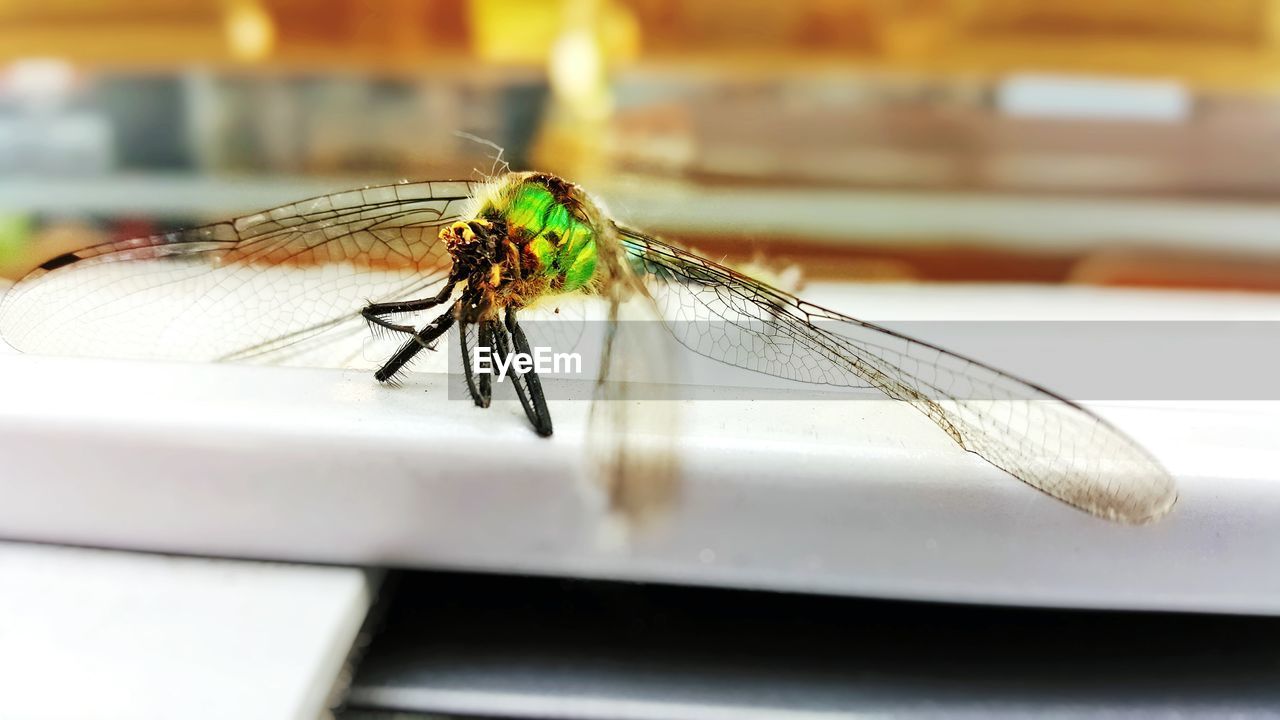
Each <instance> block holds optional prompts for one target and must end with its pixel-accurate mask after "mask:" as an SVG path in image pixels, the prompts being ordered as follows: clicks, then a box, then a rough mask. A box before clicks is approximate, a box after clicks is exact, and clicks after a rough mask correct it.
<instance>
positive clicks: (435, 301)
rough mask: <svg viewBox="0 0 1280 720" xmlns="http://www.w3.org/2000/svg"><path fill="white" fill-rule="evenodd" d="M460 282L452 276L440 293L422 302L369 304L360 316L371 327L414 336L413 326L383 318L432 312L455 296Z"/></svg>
mask: <svg viewBox="0 0 1280 720" xmlns="http://www.w3.org/2000/svg"><path fill="white" fill-rule="evenodd" d="M458 282H459V281H458V279H457V278H455V277H454V276H453V275H450V276H449V280H448V282H446V283H445V284H444V287H442V288H440V292H438V293H436V294H435V295H433V296H431V297H429V298H423V299H421V300H404V301H401V302H388V303H369V304H368V305H366V306H365V308H364V309H363V310H361V311H360V314H361V315H363V316H364V319H365V321H367V322H368V323H369V324H370V325H371V326H372V325H377V326H379V327H384V328H386V329H388V330H394V331H396V332H402V333H405V334H406V335H412V334H413V333H414V332H415V329H414V328H413V327H412V326H409V325H399V324H397V323H393V322H391V321H390V320H383V319H382V316H383V315H394V314H396V313H406V312H418V311H420V310H430V309H431V308H433V307H435V306H437V305H439V304H440V303H442V302H445V301H446V300H448V299H449V297H450V296H451V295H453V289H454V288H455V287H457V285H458Z"/></svg>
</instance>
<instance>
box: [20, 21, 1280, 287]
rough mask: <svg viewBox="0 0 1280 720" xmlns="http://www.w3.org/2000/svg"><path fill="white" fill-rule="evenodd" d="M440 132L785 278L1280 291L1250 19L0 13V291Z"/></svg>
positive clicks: (1266, 59)
mask: <svg viewBox="0 0 1280 720" xmlns="http://www.w3.org/2000/svg"><path fill="white" fill-rule="evenodd" d="M459 133H466V134H470V135H473V136H476V137H479V138H484V139H485V140H487V141H489V142H491V143H493V144H494V145H496V146H500V147H501V148H503V149H504V154H503V156H502V157H503V160H505V161H506V162H508V163H510V165H511V167H512V168H513V169H527V168H538V169H545V170H549V171H553V172H556V173H559V174H562V175H565V176H566V177H568V178H570V179H573V180H575V181H577V182H579V183H581V184H583V185H585V186H586V187H588V188H589V189H592V190H593V191H595V192H597V193H598V194H600V195H601V196H603V197H604V198H605V199H606V200H607V201H608V202H609V205H610V207H611V208H612V209H613V210H614V211H615V212H616V214H618V215H620V216H622V217H623V218H625V219H627V220H629V221H630V222H632V223H634V224H637V225H639V226H641V227H644V228H646V229H650V230H653V231H656V232H659V233H662V234H666V235H668V236H670V237H672V238H674V239H679V240H682V241H684V242H686V243H688V244H691V245H693V246H695V247H696V248H698V249H699V250H701V251H703V252H704V253H707V254H709V255H711V256H713V257H725V258H728V259H730V260H731V261H736V262H749V261H751V260H752V259H753V258H757V257H765V256H767V257H768V258H769V262H770V263H772V264H773V266H774V267H787V266H793V265H794V266H798V267H799V268H800V269H801V270H802V271H803V275H804V276H805V277H808V278H818V279H858V280H869V279H870V280H880V279H884V280H904V279H907V280H911V279H916V280H936V281H1010V282H1053V283H1059V282H1076V283H1097V284H1113V285H1140V286H1155V287H1179V288H1187V287H1201V288H1218V289H1236V290H1261V291H1270V290H1276V289H1280V253H1278V252H1277V251H1278V250H1280V204H1277V200H1280V162H1277V160H1280V1H1277V0H1218V1H1217V2H1212V3H1208V2H1203V0H1168V1H1166V2H1162V3H1153V2H1148V1H1146V0H792V1H791V2H781V3H780V2H776V1H775V0H703V1H700V2H684V1H683V0H330V1H328V2H323V3H321V2H314V1H312V0H186V1H185V2H180V3H179V2H171V1H170V0H0V277H4V276H7V277H17V276H20V275H21V273H22V272H24V271H25V270H26V269H27V268H29V267H31V266H32V265H33V264H35V263H37V262H40V261H42V260H43V259H46V258H48V257H50V256H52V255H54V254H56V253H58V252H62V251H64V250H66V249H68V248H71V247H77V246H83V245H87V244H91V243H93V242H95V241H98V240H106V239H115V238H120V237H126V236H136V235H142V234H148V233H151V232H155V231H159V230H164V229H168V228H172V227H174V226H181V225H191V224H195V223H199V222H205V221H209V220H215V219H222V218H225V217H229V216H234V215H238V214H244V213H248V212H251V211H254V210H258V209H261V208H265V207H269V206H272V205H276V204H280V203H284V202H288V201H292V200H297V199H301V198H304V197H308V196H311V195H316V194H320V193H325V192H331V191H337V190H343V189H347V188H350V187H355V186H359V185H363V184H368V183H381V182H395V181H398V180H401V179H441V178H472V177H477V174H478V173H488V172H491V171H492V170H494V169H495V167H499V166H497V165H496V164H495V161H494V159H493V155H494V154H495V152H494V150H493V149H492V148H490V147H489V146H488V145H486V144H483V143H479V142H476V141H475V140H473V139H469V138H468V137H466V136H464V135H460V134H459Z"/></svg>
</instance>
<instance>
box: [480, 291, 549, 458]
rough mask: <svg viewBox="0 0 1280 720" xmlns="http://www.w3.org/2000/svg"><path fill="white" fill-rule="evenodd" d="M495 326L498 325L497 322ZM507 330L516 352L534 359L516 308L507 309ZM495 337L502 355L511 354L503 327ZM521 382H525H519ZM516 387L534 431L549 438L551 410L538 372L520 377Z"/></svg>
mask: <svg viewBox="0 0 1280 720" xmlns="http://www.w3.org/2000/svg"><path fill="white" fill-rule="evenodd" d="M494 324H495V325H497V323H496V322H495V323H494ZM506 330H507V332H509V333H511V340H512V342H513V343H514V344H515V351H516V352H518V353H522V354H524V355H525V356H526V357H533V351H532V350H531V349H530V348H529V340H528V339H527V338H526V337H525V335H524V330H521V329H520V324H519V323H517V322H516V311H515V308H512V307H508V308H507V315H506ZM493 337H494V340H495V344H496V345H497V346H499V347H500V348H501V349H502V354H503V355H507V354H509V352H510V351H509V349H508V348H507V339H506V337H504V336H503V333H502V328H501V327H495V328H494V329H493ZM519 380H523V381H524V382H519ZM514 385H515V386H516V394H517V395H519V396H520V404H521V405H523V406H524V413H525V415H528V416H529V422H532V423H533V429H534V431H535V432H537V433H538V434H539V435H541V436H543V437H547V436H549V435H550V434H551V410H550V409H548V408H547V398H546V396H545V395H543V393H542V381H541V380H539V379H538V373H537V371H536V370H532V369H531V370H530V371H529V372H527V373H524V374H523V375H520V376H519V377H518V381H517V382H515V383H514Z"/></svg>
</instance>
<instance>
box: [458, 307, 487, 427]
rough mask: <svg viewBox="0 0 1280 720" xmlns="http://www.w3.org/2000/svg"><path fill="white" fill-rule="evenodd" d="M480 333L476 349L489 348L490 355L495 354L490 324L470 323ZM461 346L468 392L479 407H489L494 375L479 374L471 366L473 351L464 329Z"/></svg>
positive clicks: (460, 334) (460, 340) (460, 341)
mask: <svg viewBox="0 0 1280 720" xmlns="http://www.w3.org/2000/svg"><path fill="white" fill-rule="evenodd" d="M470 325H471V326H472V327H475V328H476V331H477V333H479V340H478V341H477V344H476V347H478V348H488V349H489V354H490V355H492V354H493V341H492V339H491V333H490V329H489V323H488V322H480V323H470ZM458 335H459V338H458V339H459V345H461V346H462V372H463V374H464V375H465V376H466V378H467V390H468V391H469V392H470V393H471V399H472V400H474V401H475V403H476V405H477V406H478V407H482V408H487V407H489V401H490V400H491V399H492V397H493V384H492V379H493V375H492V374H491V373H488V372H478V371H475V370H474V368H472V365H471V350H470V348H469V347H468V346H467V328H465V327H464V328H462V332H460V333H459V334H458Z"/></svg>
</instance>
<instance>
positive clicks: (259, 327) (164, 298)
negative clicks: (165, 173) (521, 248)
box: [0, 182, 473, 366]
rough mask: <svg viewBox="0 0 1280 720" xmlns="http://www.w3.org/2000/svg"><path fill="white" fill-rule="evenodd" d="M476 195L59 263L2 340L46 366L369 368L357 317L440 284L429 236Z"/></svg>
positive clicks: (408, 192) (377, 200)
mask: <svg viewBox="0 0 1280 720" xmlns="http://www.w3.org/2000/svg"><path fill="white" fill-rule="evenodd" d="M472 189H473V184H472V183H470V182H419V183H405V184H398V185H386V186H381V187H373V188H366V189H363V190H352V191H349V192H342V193H335V194H332V195H325V196H322V197H317V198H313V199H310V200H304V201H301V202H297V203H292V204H289V205H284V206H282V207H278V208H275V209H273V210H267V211H264V212H260V213H256V214H254V215H249V216H246V217H242V218H239V219H236V220H232V221H227V222H220V223H215V224H212V225H206V226H203V227H197V228H192V229H188V230H181V231H177V232H172V233H167V234H163V235H155V236H152V237H145V238H137V239H132V240H124V241H120V242H113V243H106V244H103V245H97V246H94V247H90V248H87V249H84V250H80V251H77V252H73V253H67V254H65V255H61V256H58V257H56V258H54V259H52V260H50V261H48V262H46V263H44V264H43V265H41V266H40V267H39V268H37V269H36V270H35V271H33V272H32V273H30V274H29V275H27V276H26V277H25V278H23V279H22V280H21V281H20V282H18V284H16V285H15V286H14V287H13V288H11V289H10V290H9V292H8V293H7V294H6V295H5V297H4V299H3V301H0V336H3V337H4V339H5V340H6V341H8V343H9V344H10V345H13V346H14V347H15V348H17V349H19V350H22V351H26V352H38V353H49V354H71V355H93V356H112V357H144V358H161V359H187V360H228V361H244V362H258V363H273V364H299V365H308V364H309V365H336V366H359V365H368V364H372V363H374V362H376V356H377V353H374V352H371V351H370V349H369V348H368V347H366V345H367V344H368V340H367V338H368V334H367V332H365V330H364V323H363V320H362V318H361V317H360V315H359V311H360V309H361V308H362V307H363V306H364V305H365V304H366V303H367V302H369V301H388V300H395V299H403V298H409V297H420V296H423V295H427V294H429V293H430V292H431V291H432V288H433V287H435V286H437V285H438V284H439V283H441V282H443V281H444V279H445V278H446V277H447V276H448V271H449V266H450V260H449V256H448V252H447V250H446V249H445V248H444V247H443V245H442V244H441V243H440V242H439V241H438V239H437V229H438V227H439V226H440V225H442V224H444V223H448V222H452V221H453V220H455V219H457V218H458V217H459V216H460V215H461V214H462V212H463V211H464V209H465V207H466V203H467V201H468V199H469V197H470V195H471V192H472ZM366 356H368V357H366Z"/></svg>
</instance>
